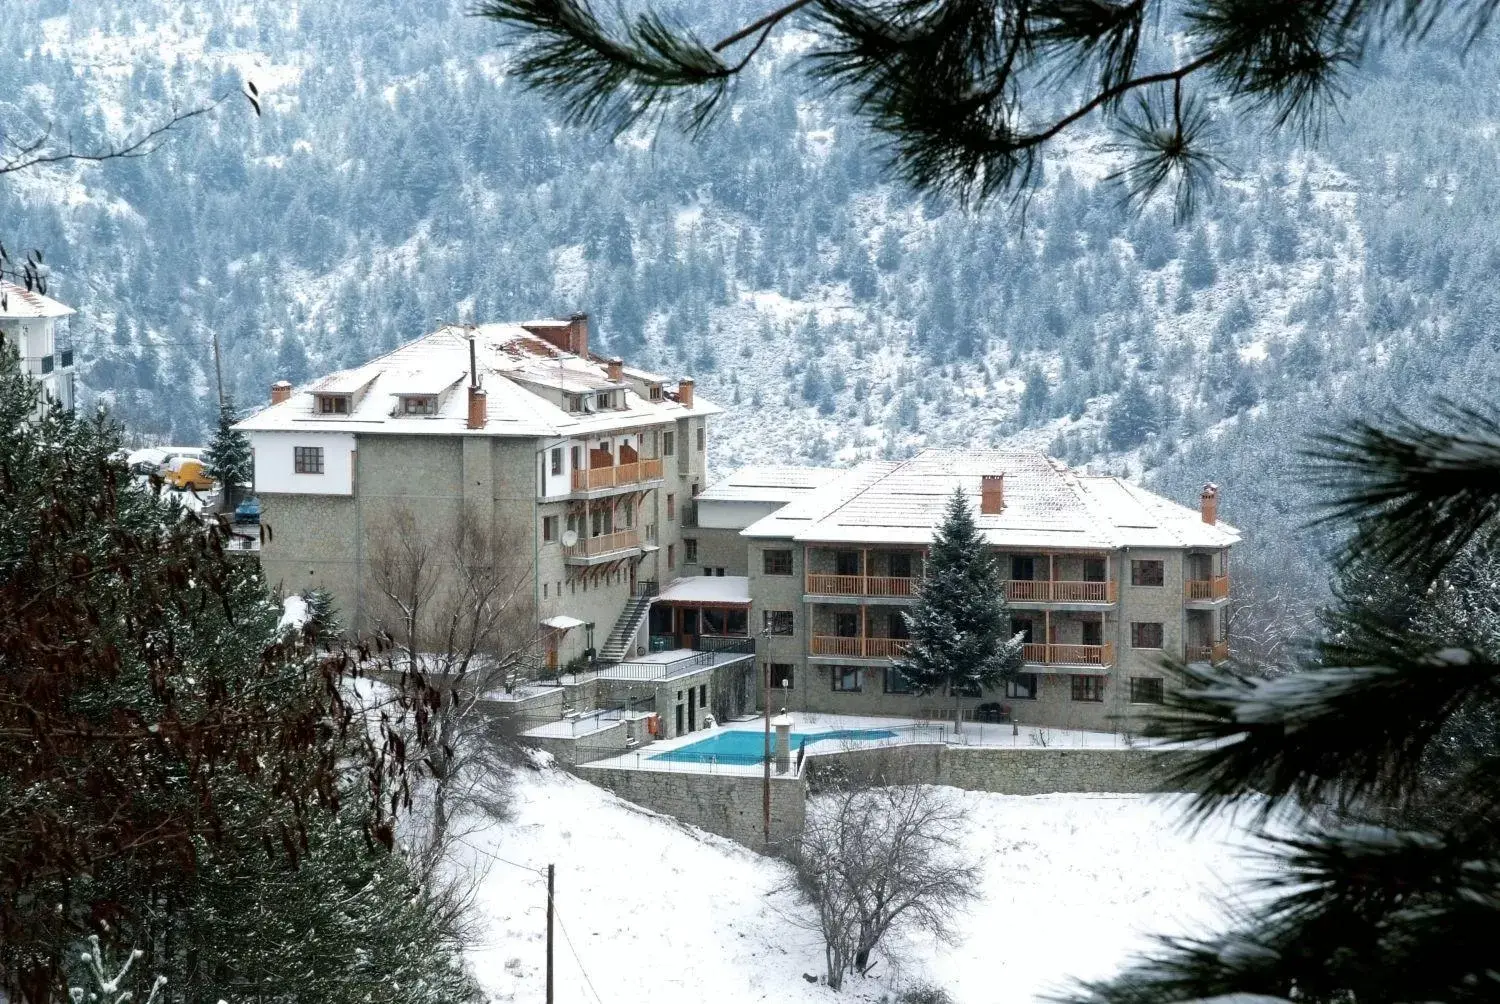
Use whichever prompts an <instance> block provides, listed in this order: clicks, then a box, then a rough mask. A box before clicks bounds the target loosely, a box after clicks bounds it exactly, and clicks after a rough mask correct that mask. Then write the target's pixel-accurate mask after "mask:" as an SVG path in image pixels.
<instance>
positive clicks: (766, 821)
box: [760, 621, 771, 852]
mask: <svg viewBox="0 0 1500 1004" xmlns="http://www.w3.org/2000/svg"><path fill="white" fill-rule="evenodd" d="M760 637H761V643H762V644H761V648H762V650H763V652H764V654H763V656H762V657H761V660H760V665H761V673H762V675H763V676H764V677H765V680H766V697H765V713H766V755H765V768H766V775H765V781H764V784H763V786H762V789H761V814H762V824H763V829H764V839H765V842H764V843H763V844H762V847H763V848H764V849H765V850H766V851H768V852H769V851H770V849H771V622H770V621H767V622H766V623H765V624H764V625H762V626H761V629H760Z"/></svg>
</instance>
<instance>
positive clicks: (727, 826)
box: [576, 766, 807, 850]
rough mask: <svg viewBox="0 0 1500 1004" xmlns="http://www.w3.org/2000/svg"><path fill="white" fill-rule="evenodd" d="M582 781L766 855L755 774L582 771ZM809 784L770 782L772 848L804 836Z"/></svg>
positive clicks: (782, 779) (758, 781) (791, 780)
mask: <svg viewBox="0 0 1500 1004" xmlns="http://www.w3.org/2000/svg"><path fill="white" fill-rule="evenodd" d="M576 773H577V774H578V776H579V777H581V778H583V779H584V780H585V781H588V782H590V783H592V784H597V785H599V786H600V787H601V788H608V789H609V790H610V791H612V792H614V793H615V794H616V795H619V796H620V797H621V798H623V799H625V800H626V801H628V802H634V803H635V804H636V805H641V806H645V807H646V808H648V809H651V810H653V811H656V812H660V813H663V814H665V815H668V816H673V817H675V818H677V819H680V820H682V821H683V822H684V823H691V824H692V825H694V826H701V827H702V828H703V829H705V830H707V831H708V832H710V833H717V834H718V835H719V836H721V837H728V838H729V839H730V840H733V841H735V842H736V843H740V844H744V845H745V846H746V847H749V848H751V849H752V850H765V849H766V848H765V841H764V815H763V801H762V779H761V778H760V777H756V776H754V775H751V774H692V773H688V772H686V771H680V772H679V771H654V770H629V769H622V768H619V767H591V766H583V767H579V768H578V769H577V771H576ZM806 803H807V785H806V784H805V783H803V781H802V779H801V778H797V777H786V776H783V777H772V778H771V849H772V850H774V849H776V848H777V847H783V846H787V845H789V844H790V843H792V842H794V841H795V840H796V839H797V837H798V836H799V835H800V834H801V833H802V820H803V814H804V809H805V807H806Z"/></svg>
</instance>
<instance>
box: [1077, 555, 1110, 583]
mask: <svg viewBox="0 0 1500 1004" xmlns="http://www.w3.org/2000/svg"><path fill="white" fill-rule="evenodd" d="M1104 561H1105V559H1103V558H1084V559H1083V581H1084V582H1104V581H1105V580H1106V579H1107V578H1108V575H1107V574H1106V569H1105V565H1104Z"/></svg>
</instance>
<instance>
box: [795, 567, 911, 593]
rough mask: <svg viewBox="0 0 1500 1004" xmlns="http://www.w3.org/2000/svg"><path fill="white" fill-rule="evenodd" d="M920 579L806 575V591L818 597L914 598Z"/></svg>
mask: <svg viewBox="0 0 1500 1004" xmlns="http://www.w3.org/2000/svg"><path fill="white" fill-rule="evenodd" d="M920 581H921V580H920V579H914V578H906V577H899V576H894V575H824V574H823V573H822V572H808V573H807V591H808V592H809V593H817V594H818V595H819V596H914V595H916V591H917V583H918V582H920Z"/></svg>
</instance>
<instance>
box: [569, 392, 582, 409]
mask: <svg viewBox="0 0 1500 1004" xmlns="http://www.w3.org/2000/svg"><path fill="white" fill-rule="evenodd" d="M568 410H569V411H582V410H583V395H582V394H569V395H568Z"/></svg>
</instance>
